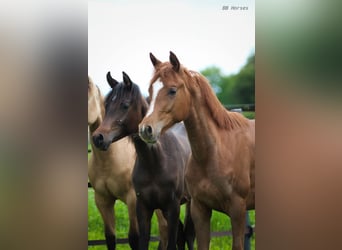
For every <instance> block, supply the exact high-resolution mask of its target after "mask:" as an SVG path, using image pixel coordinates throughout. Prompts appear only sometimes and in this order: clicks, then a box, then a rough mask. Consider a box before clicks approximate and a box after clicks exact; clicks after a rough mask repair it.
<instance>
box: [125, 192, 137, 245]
mask: <svg viewBox="0 0 342 250" xmlns="http://www.w3.org/2000/svg"><path fill="white" fill-rule="evenodd" d="M126 203H127V207H128V216H129V232H128V241H129V245H130V247H131V249H133V250H137V249H139V227H138V220H137V214H136V196H135V191H134V190H133V189H132V190H131V192H129V193H128V194H127V197H126Z"/></svg>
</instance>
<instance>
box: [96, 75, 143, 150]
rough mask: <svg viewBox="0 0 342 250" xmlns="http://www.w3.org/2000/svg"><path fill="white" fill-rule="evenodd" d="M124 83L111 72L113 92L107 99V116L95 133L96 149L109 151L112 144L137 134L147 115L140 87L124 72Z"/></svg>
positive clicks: (110, 81)
mask: <svg viewBox="0 0 342 250" xmlns="http://www.w3.org/2000/svg"><path fill="white" fill-rule="evenodd" d="M122 74H123V82H121V83H119V82H118V81H116V80H115V79H113V78H112V77H111V75H110V72H108V74H107V81H108V83H109V85H110V86H111V88H112V89H111V91H110V92H109V94H108V95H107V97H106V99H105V102H104V103H105V116H104V118H103V122H102V123H101V125H100V126H99V127H98V128H97V129H96V131H95V132H94V133H93V142H94V144H95V146H96V147H98V148H100V149H102V150H107V149H108V147H109V145H110V144H111V143H112V142H115V141H118V140H120V139H121V138H123V137H125V136H128V135H131V134H134V133H137V132H138V125H139V122H140V121H141V120H142V118H143V116H144V115H145V113H146V106H147V104H146V102H145V100H144V98H143V97H142V95H141V93H140V90H139V87H138V85H136V84H134V83H133V82H132V81H131V79H130V78H129V76H128V75H127V74H126V73H125V72H122Z"/></svg>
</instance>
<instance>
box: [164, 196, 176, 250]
mask: <svg viewBox="0 0 342 250" xmlns="http://www.w3.org/2000/svg"><path fill="white" fill-rule="evenodd" d="M179 210H180V202H179V201H174V203H173V204H170V206H169V207H168V210H167V211H163V214H164V216H165V217H166V220H167V227H168V243H167V250H175V249H177V248H176V245H177V244H176V243H177V231H178V221H179ZM165 212H166V213H165Z"/></svg>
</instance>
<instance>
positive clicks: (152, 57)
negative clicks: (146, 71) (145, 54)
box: [150, 52, 161, 67]
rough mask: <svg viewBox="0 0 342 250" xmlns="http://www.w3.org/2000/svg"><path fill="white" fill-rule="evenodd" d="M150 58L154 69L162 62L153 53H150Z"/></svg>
mask: <svg viewBox="0 0 342 250" xmlns="http://www.w3.org/2000/svg"><path fill="white" fill-rule="evenodd" d="M150 58H151V62H152V64H153V66H154V67H156V66H157V65H159V64H160V63H161V61H159V60H158V59H157V58H156V57H155V56H154V55H153V54H152V53H151V52H150Z"/></svg>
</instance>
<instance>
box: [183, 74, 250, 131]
mask: <svg viewBox="0 0 342 250" xmlns="http://www.w3.org/2000/svg"><path fill="white" fill-rule="evenodd" d="M183 71H184V73H185V75H186V76H187V78H188V81H186V84H187V88H188V89H189V90H190V92H192V91H193V90H192V89H193V88H194V86H195V84H196V85H197V86H198V88H199V89H200V92H201V95H202V97H203V99H204V101H205V103H206V105H207V107H208V110H209V113H210V114H211V116H212V118H213V119H214V121H215V123H216V125H217V126H218V127H219V128H224V129H235V128H241V127H247V126H248V125H249V123H248V119H246V118H245V117H244V116H243V115H241V114H239V113H237V112H230V111H228V110H226V108H225V107H224V106H223V105H222V104H221V103H220V101H219V100H218V99H217V97H216V95H215V93H214V91H213V89H212V88H211V86H210V84H209V82H208V80H207V79H206V78H205V77H204V76H203V75H201V74H200V73H198V72H195V71H189V70H187V69H185V68H183Z"/></svg>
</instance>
